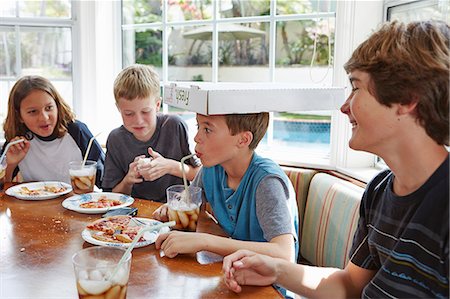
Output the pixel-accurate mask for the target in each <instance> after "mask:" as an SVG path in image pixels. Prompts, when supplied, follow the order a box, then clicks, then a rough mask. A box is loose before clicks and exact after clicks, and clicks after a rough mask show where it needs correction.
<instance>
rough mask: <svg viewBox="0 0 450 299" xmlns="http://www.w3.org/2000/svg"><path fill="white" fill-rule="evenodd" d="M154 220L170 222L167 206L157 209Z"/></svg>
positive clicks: (153, 215)
mask: <svg viewBox="0 0 450 299" xmlns="http://www.w3.org/2000/svg"><path fill="white" fill-rule="evenodd" d="M152 218H153V219H156V220H159V221H163V222H166V221H169V217H168V207H167V204H163V205H162V206H160V207H159V208H157V209H156V210H155V211H154V212H153V214H152Z"/></svg>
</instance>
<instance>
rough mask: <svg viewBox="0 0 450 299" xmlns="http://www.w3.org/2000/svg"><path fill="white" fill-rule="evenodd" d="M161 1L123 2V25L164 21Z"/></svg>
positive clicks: (140, 0) (138, 0) (139, 0)
mask: <svg viewBox="0 0 450 299" xmlns="http://www.w3.org/2000/svg"><path fill="white" fill-rule="evenodd" d="M161 6H162V2H161V0H135V1H122V8H123V9H122V15H123V24H143V23H154V22H161V21H162V11H161Z"/></svg>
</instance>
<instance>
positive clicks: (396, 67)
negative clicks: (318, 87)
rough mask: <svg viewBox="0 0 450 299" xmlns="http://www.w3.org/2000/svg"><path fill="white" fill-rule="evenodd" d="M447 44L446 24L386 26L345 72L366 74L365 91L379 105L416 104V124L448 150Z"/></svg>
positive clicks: (356, 53)
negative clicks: (446, 146)
mask: <svg viewBox="0 0 450 299" xmlns="http://www.w3.org/2000/svg"><path fill="white" fill-rule="evenodd" d="M449 42H450V27H449V25H447V24H446V23H444V22H440V21H426V22H412V23H409V24H404V23H400V22H396V21H395V22H392V23H386V24H384V25H383V26H382V27H381V29H380V30H378V31H377V32H375V33H373V34H372V35H371V36H370V37H369V39H367V40H366V41H365V42H363V43H362V44H361V45H360V46H359V47H358V48H357V49H356V50H355V51H354V52H353V55H352V57H351V58H350V60H349V61H347V63H346V64H345V65H344V68H345V70H346V71H347V72H351V71H353V70H359V71H363V72H367V73H368V74H369V75H370V78H371V81H370V83H369V90H370V92H371V93H372V95H373V96H374V97H375V98H376V99H377V101H379V102H380V103H381V104H383V105H386V106H388V107H390V105H391V104H393V103H399V104H409V103H413V102H417V106H416V111H415V113H416V119H417V121H418V123H419V124H420V125H421V126H422V127H423V128H424V129H425V131H426V132H427V134H428V135H429V136H430V137H431V138H433V139H434V140H435V141H436V142H437V143H438V144H441V145H443V144H446V145H448V143H449V120H448V114H449V103H448V102H449V68H450V60H449Z"/></svg>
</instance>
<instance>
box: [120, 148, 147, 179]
mask: <svg viewBox="0 0 450 299" xmlns="http://www.w3.org/2000/svg"><path fill="white" fill-rule="evenodd" d="M141 158H145V156H144V155H141V156H137V157H136V158H134V161H133V162H131V163H130V165H129V166H128V173H127V175H126V176H125V178H124V179H123V181H124V182H125V184H127V185H133V184H138V183H142V182H143V181H144V180H143V179H142V177H141V175H140V174H139V171H138V167H137V165H138V161H139V159H141Z"/></svg>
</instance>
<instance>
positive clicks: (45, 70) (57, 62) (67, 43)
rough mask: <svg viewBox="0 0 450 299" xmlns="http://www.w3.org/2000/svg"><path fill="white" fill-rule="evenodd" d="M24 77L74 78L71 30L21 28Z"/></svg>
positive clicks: (59, 28)
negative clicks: (36, 75)
mask: <svg viewBox="0 0 450 299" xmlns="http://www.w3.org/2000/svg"><path fill="white" fill-rule="evenodd" d="M20 39H21V40H20V44H21V49H22V57H21V58H22V75H33V74H39V75H41V76H44V77H47V78H71V77H72V37H71V29H70V28H61V27H54V28H51V27H21V28H20Z"/></svg>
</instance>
